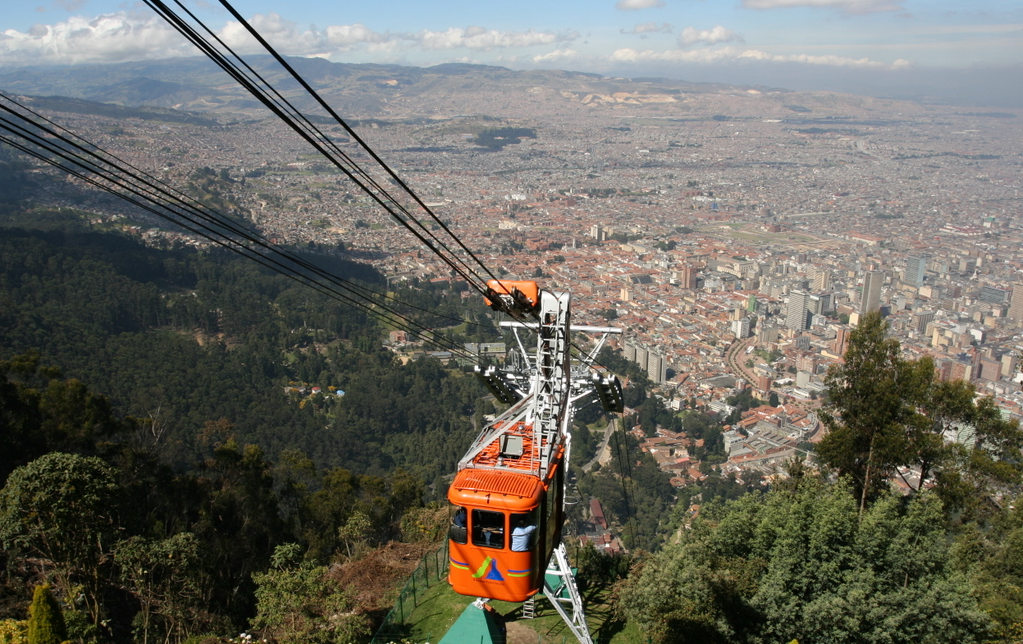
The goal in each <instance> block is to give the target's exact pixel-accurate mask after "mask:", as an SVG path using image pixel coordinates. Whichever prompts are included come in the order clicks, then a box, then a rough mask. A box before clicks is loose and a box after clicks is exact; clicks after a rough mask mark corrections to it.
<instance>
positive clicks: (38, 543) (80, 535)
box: [0, 452, 117, 624]
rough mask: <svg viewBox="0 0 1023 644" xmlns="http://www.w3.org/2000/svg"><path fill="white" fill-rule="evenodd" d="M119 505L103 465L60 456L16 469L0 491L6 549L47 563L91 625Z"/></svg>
mask: <svg viewBox="0 0 1023 644" xmlns="http://www.w3.org/2000/svg"><path fill="white" fill-rule="evenodd" d="M116 501H117V486H116V484H115V482H114V476H113V472H112V471H111V469H110V468H109V467H107V465H106V464H104V463H103V461H101V460H100V459H98V458H95V457H85V456H76V455H74V454H63V453H60V452H52V453H50V454H47V455H46V456H43V457H41V458H38V459H36V460H34V461H32V462H31V463H29V464H28V465H24V466H22V467H19V468H17V469H16V470H14V472H12V473H11V475H10V477H9V478H8V479H7V485H6V486H5V487H4V488H3V490H0V541H3V544H4V547H5V548H7V549H8V550H22V551H28V552H32V553H35V554H36V555H37V556H39V557H42V558H43V559H46V560H49V561H50V562H51V563H52V565H53V573H54V578H55V579H56V581H57V587H58V589H59V590H60V592H61V593H62V594H63V595H64V596H65V597H77V596H78V595H79V594H81V595H82V597H83V598H84V601H85V605H86V610H87V612H88V613H89V617H90V618H91V620H92V623H93V624H98V623H99V618H100V603H99V600H100V589H101V585H102V583H103V579H104V577H103V575H102V574H101V567H102V564H103V561H104V559H105V557H106V555H107V547H106V546H105V545H104V542H105V541H106V540H107V538H108V536H109V535H110V533H111V531H112V530H113V529H114V527H115V523H114V511H115V508H116V505H117V503H116ZM79 585H80V590H75V587H76V586H79Z"/></svg>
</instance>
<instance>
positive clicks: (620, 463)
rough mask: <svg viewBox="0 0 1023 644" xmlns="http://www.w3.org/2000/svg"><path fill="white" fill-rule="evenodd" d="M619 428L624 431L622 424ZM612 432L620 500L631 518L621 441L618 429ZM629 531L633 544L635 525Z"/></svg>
mask: <svg viewBox="0 0 1023 644" xmlns="http://www.w3.org/2000/svg"><path fill="white" fill-rule="evenodd" d="M621 429H622V432H623V433H624V432H625V427H624V426H623V427H622V428H621ZM612 433H613V434H614V438H615V451H616V452H617V453H618V469H619V471H620V472H621V476H622V497H623V499H622V500H623V501H625V513H626V514H627V515H628V516H629V518H630V519H631V518H633V516H632V508H631V505H630V503H629V491H628V489H627V488H626V486H625V464H624V461H623V459H622V446H621V443H620V442H619V440H618V430H617V429H616V430H614V431H613V432H612ZM626 453H628V445H626ZM630 469H631V468H630ZM631 532H632V541H633V545H635V541H636V529H635V527H632V529H631Z"/></svg>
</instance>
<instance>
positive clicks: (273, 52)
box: [176, 0, 497, 279]
mask: <svg viewBox="0 0 1023 644" xmlns="http://www.w3.org/2000/svg"><path fill="white" fill-rule="evenodd" d="M176 1H177V3H178V5H181V2H180V0H176ZM220 4H221V5H223V6H224V8H225V9H227V10H228V11H229V12H230V13H231V15H232V16H234V17H235V19H236V20H237V21H238V22H239V23H241V25H242V26H243V27H245V29H246V30H247V31H248V32H249V34H251V35H252V36H253V37H254V38H256V40H258V41H259V43H260V44H261V45H262V46H263V48H264V49H266V50H267V51H268V52H269V53H270V55H271V56H273V57H274V58H275V59H276V60H277V62H278V63H280V65H281V66H282V67H284V68H285V69H286V70H287V71H288V73H289V74H291V76H292V78H294V79H295V80H296V81H298V83H299V84H301V85H302V87H303V88H304V89H305V90H306V92H308V93H309V95H310V96H312V97H313V98H314V99H315V100H316V102H317V103H319V104H320V106H321V107H322V108H323V109H324V110H326V111H327V113H328V114H330V115H331V117H333V118H334V120H336V121H337V122H338V123H339V124H340V125H341V127H343V128H344V130H345V131H346V132H348V134H349V135H351V137H352V138H353V139H354V140H355V141H356V142H357V143H358V144H359V145H360V146H361V147H362V148H363V149H364V150H366V152H368V153H369V154H370V156H372V157H373V160H374V161H376V162H377V163H378V164H379V165H380V167H382V168H383V169H384V170H385V171H386V172H387V174H388V175H390V176H391V178H392V179H394V180H395V181H396V182H397V183H398V185H399V186H401V187H402V188H403V189H404V190H405V192H407V193H408V194H409V196H411V197H412V199H414V200H415V202H416V203H417V204H419V206H420V207H421V208H422V209H423V210H424V211H425V212H426V213H427V214H429V215H430V217H432V218H433V220H434V221H435V222H437V223H438V224H439V225H440V226H441V227H442V228H443V229H444V232H446V233H447V234H448V235H449V236H450V237H451V238H452V239H454V240H455V242H457V243H458V245H459V247H460V248H461V249H462V250H464V251H465V252H466V253H468V255H469V257H471V258H472V259H473V260H474V261H475V262H476V263H477V264H479V265H480V267H481V268H482V269H483V270H485V271H486V272H487V274H488V275H490V278H491V279H497V276H496V275H494V273H493V272H492V271H491V270H490V269H489V268H488V267H487V266H486V265H484V264H483V262H481V261H480V260H479V258H477V257H476V255H474V254H473V252H472V251H471V250H469V248H468V247H467V246H466V245H465V244H463V243H462V241H461V240H460V239H459V238H458V237H457V236H456V235H455V234H454V233H453V232H452V231H451V230H450V229H449V228H448V226H447V224H445V223H444V222H443V221H442V220H441V219H440V218H439V217H438V216H437V215H436V214H435V213H434V212H433V210H432V209H431V208H430V207H429V206H427V205H426V203H424V202H423V200H422V199H420V198H419V196H418V195H417V194H416V193H415V192H414V191H413V190H412V188H410V187H409V186H408V184H406V183H405V182H404V181H403V180H402V179H401V177H399V176H398V175H397V173H395V172H394V170H392V169H391V167H390V166H389V165H388V164H387V163H386V162H384V160H383V159H381V158H380V157H379V156H377V153H376V152H374V151H373V149H372V148H371V147H369V145H367V144H366V142H365V141H363V140H362V138H361V137H359V135H358V134H357V133H356V132H355V130H353V129H352V128H351V127H350V126H349V125H348V123H346V122H345V121H344V119H342V118H341V117H340V116H339V115H338V114H337V113H336V112H335V111H334V109H333V108H332V107H331V106H330V105H329V104H328V103H327V102H326V101H324V100H323V98H322V97H321V96H320V95H319V93H318V92H317V91H316V90H314V89H313V88H312V87H311V86H310V85H309V83H307V82H306V80H305V79H304V78H302V76H301V75H299V74H298V72H296V71H295V69H294V68H292V66H291V65H290V64H289V63H288V62H287V61H286V60H285V59H284V57H283V56H281V55H280V54H279V53H277V51H276V50H275V49H274V48H273V47H272V46H271V45H270V43H269V42H267V41H266V39H265V38H263V36H262V35H261V34H260V33H259V32H258V31H256V30H255V29H254V28H253V27H252V25H250V24H249V23H248V21H247V20H245V18H243V17H242V16H241V14H240V13H238V11H237V10H235V8H234V7H232V6H231V4H230V3H229V2H228V1H227V0H220ZM182 8H184V7H182Z"/></svg>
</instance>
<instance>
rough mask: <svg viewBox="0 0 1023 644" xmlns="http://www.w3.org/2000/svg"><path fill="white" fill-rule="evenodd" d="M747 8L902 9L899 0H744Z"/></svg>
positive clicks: (865, 10)
mask: <svg viewBox="0 0 1023 644" xmlns="http://www.w3.org/2000/svg"><path fill="white" fill-rule="evenodd" d="M742 6H743V7H745V8H746V9H782V8H787V7H824V8H831V9H838V10H839V11H843V12H845V13H876V12H878V11H902V9H903V7H902V3H901V2H899V1H898V0H742Z"/></svg>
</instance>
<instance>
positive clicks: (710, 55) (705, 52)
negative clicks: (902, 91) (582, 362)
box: [610, 46, 910, 69]
mask: <svg viewBox="0 0 1023 644" xmlns="http://www.w3.org/2000/svg"><path fill="white" fill-rule="evenodd" d="M610 60H611V61H613V62H619V63H645V62H660V63H697V64H707V63H726V62H739V61H760V62H769V63H800V64H804V65H816V66H830V67H845V68H860V69H901V68H904V67H908V66H909V65H910V63H909V61H906V60H902V59H899V60H896V61H895V62H894V63H883V62H880V61H876V60H871V59H869V58H846V57H844V56H811V55H808V54H794V55H780V54H769V53H767V52H764V51H760V50H758V49H740V48H738V47H731V46H729V47H721V48H719V49H696V50H686V49H672V50H668V51H652V50H646V51H638V50H635V49H619V50H617V51H615V52H614V53H613V54H611V56H610Z"/></svg>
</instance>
